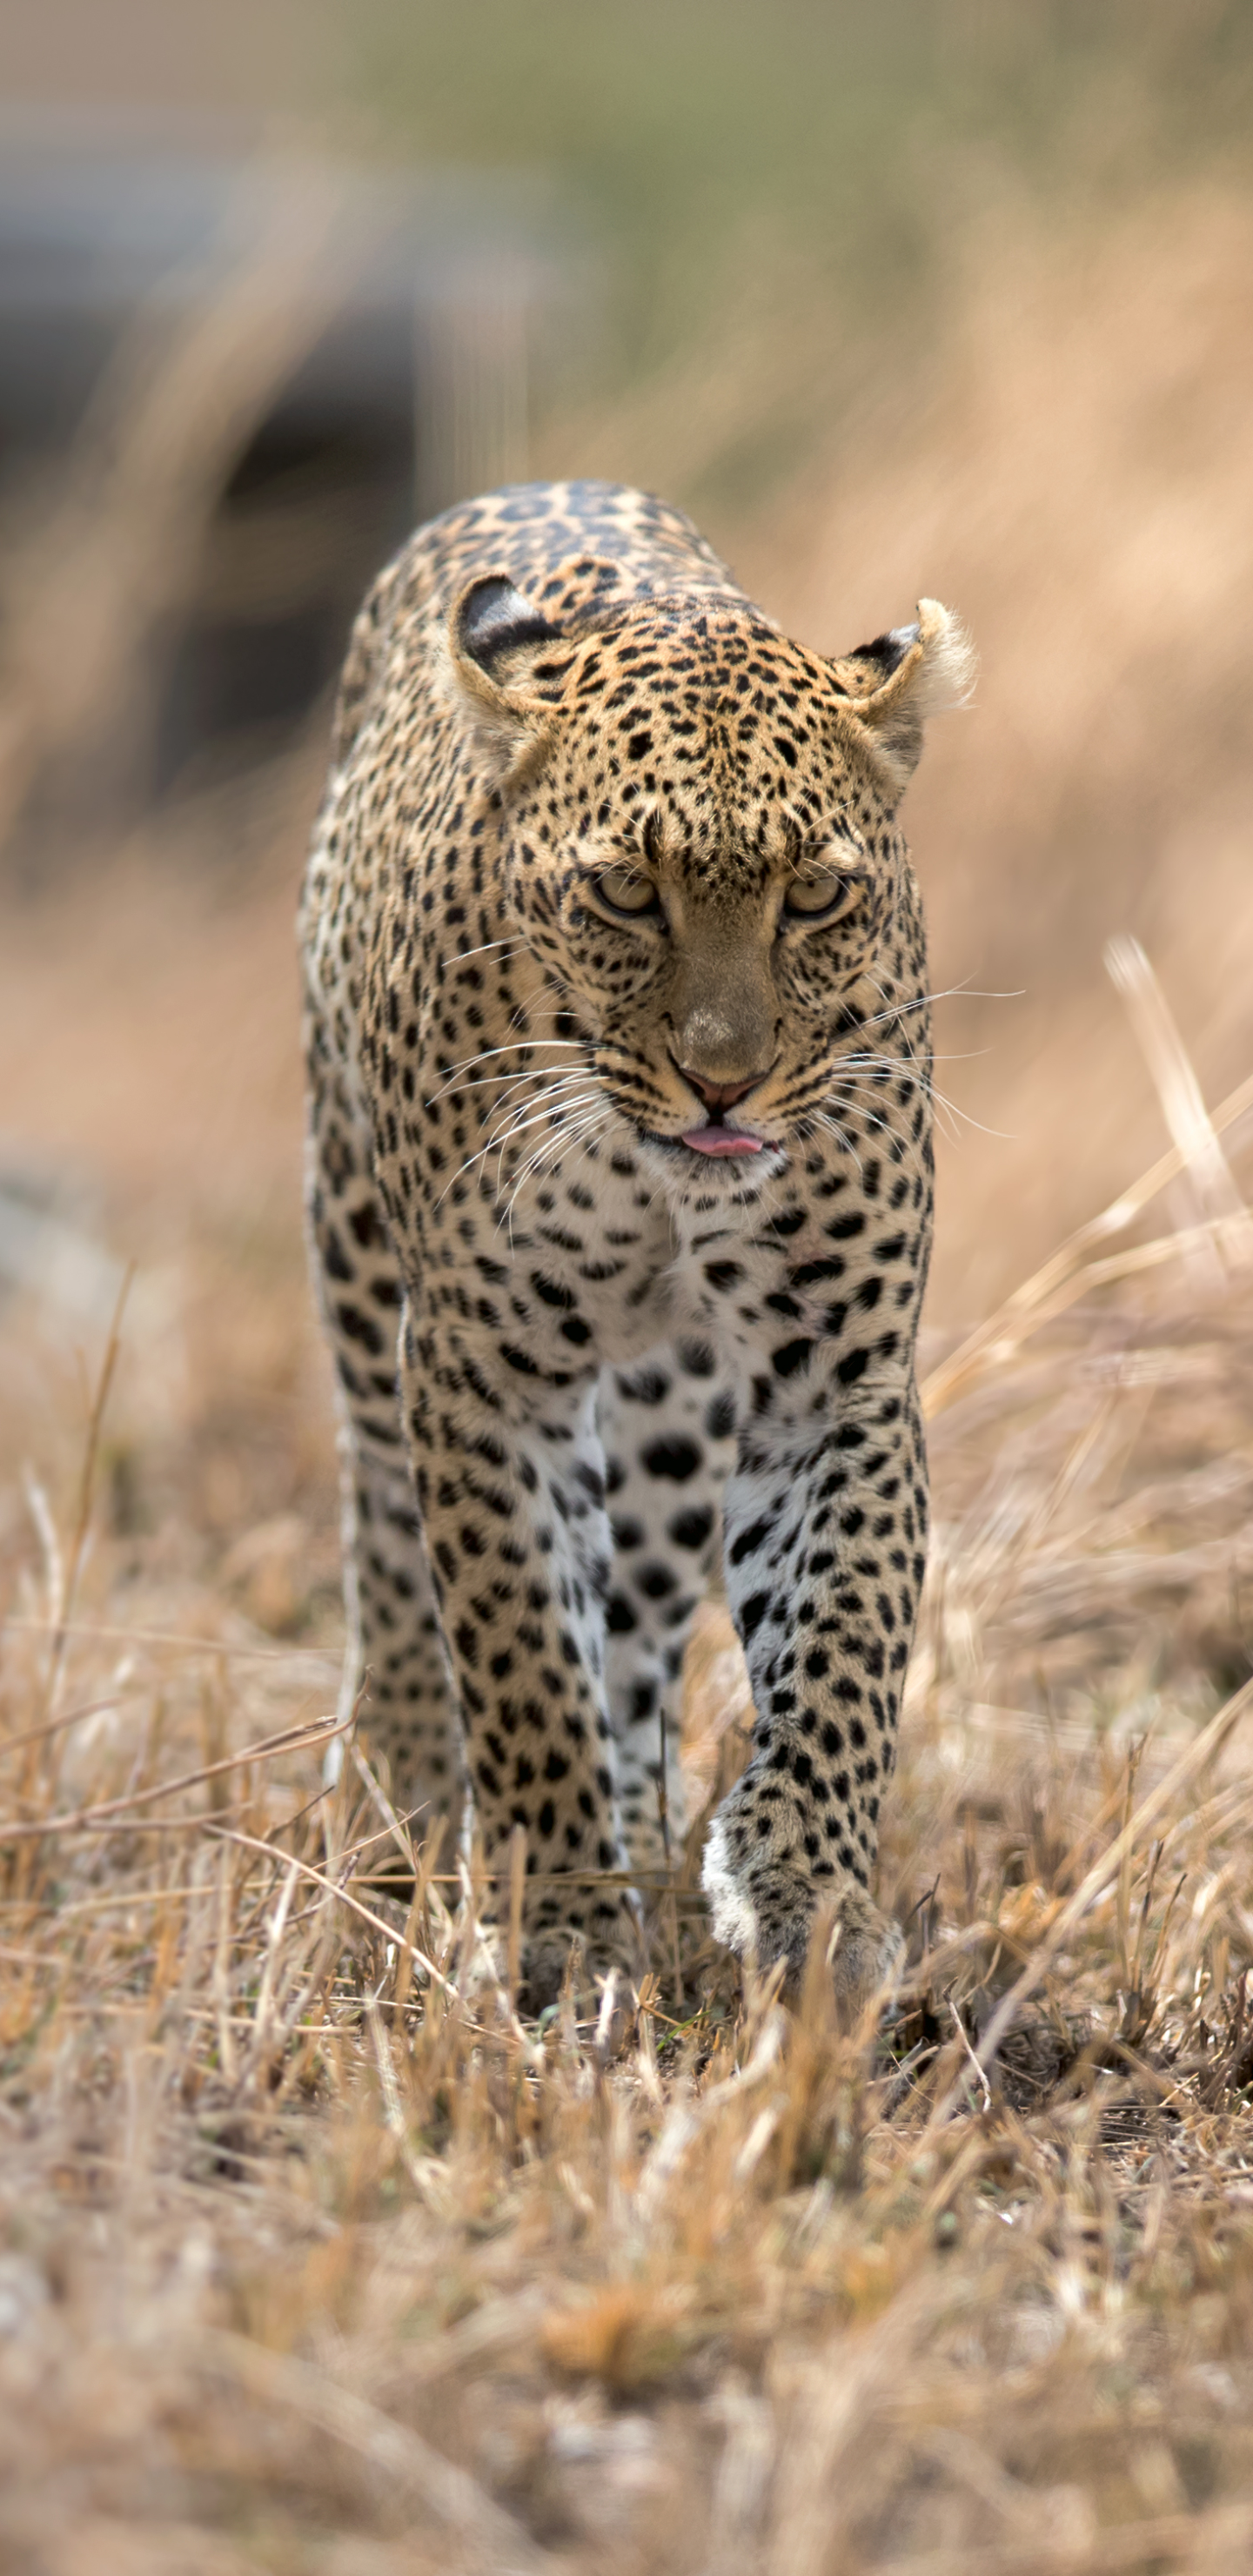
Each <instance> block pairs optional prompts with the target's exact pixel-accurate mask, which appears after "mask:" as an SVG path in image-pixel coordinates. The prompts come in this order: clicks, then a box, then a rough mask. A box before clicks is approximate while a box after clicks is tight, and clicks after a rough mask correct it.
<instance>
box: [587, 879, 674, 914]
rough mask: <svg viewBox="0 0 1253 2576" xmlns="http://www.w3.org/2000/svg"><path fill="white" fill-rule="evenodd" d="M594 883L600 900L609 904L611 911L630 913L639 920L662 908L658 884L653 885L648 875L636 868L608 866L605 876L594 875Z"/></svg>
mask: <svg viewBox="0 0 1253 2576" xmlns="http://www.w3.org/2000/svg"><path fill="white" fill-rule="evenodd" d="M592 883H593V885H594V887H595V891H596V893H597V895H598V896H599V898H600V901H601V902H602V903H603V904H606V905H607V906H608V908H609V910H610V912H625V913H629V914H630V916H631V918H632V919H633V920H635V921H639V920H642V919H643V917H644V915H645V914H646V913H650V912H651V913H658V912H660V910H661V897H660V895H659V894H658V892H657V888H656V886H655V885H651V884H650V882H649V880H648V878H647V877H642V876H640V875H638V874H637V872H636V870H635V869H634V868H606V869H605V871H604V874H603V876H599V877H594V878H593V880H592Z"/></svg>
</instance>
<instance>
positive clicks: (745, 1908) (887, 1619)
mask: <svg viewBox="0 0 1253 2576" xmlns="http://www.w3.org/2000/svg"><path fill="white" fill-rule="evenodd" d="M815 1358H816V1362H817V1366H816V1370H815V1376H816V1377H817V1379H818V1381H819V1382H818V1383H815V1376H809V1375H807V1376H806V1378H805V1380H804V1382H803V1401H802V1402H793V1401H788V1400H787V1399H786V1398H785V1397H783V1400H778V1401H776V1400H775V1398H776V1394H777V1395H778V1396H782V1390H775V1389H770V1390H768V1392H769V1396H770V1402H769V1404H768V1406H767V1408H766V1409H765V1410H764V1412H763V1411H762V1410H761V1409H760V1407H759V1411H758V1417H757V1419H756V1420H750V1423H749V1427H748V1428H747V1429H746V1431H745V1432H744V1433H743V1434H742V1435H741V1441H740V1452H739V1460H738V1464H737V1467H736V1469H735V1472H734V1473H733V1475H732V1477H731V1479H730V1481H729V1484H728V1486H727V1491H726V1498H725V1505H724V1509H725V1525H726V1539H725V1562H726V1580H727V1592H728V1597H729V1600H730V1604H731V1609H732V1612H733V1615H734V1618H735V1622H736V1626H737V1628H738V1630H739V1634H740V1637H741V1639H742V1641H743V1644H744V1648H745V1652H746V1655H747V1658H748V1667H749V1673H750V1676H751V1680H752V1686H753V1701H754V1706H755V1709H756V1712H757V1714H756V1724H755V1728H754V1737H753V1745H754V1750H753V1757H752V1760H751V1762H750V1764H749V1767H748V1769H747V1770H746V1772H745V1773H744V1775H743V1778H742V1779H741V1780H740V1781H739V1782H738V1783H737V1785H736V1787H735V1788H734V1789H733V1790H732V1792H731V1793H730V1795H729V1796H728V1797H727V1798H726V1799H725V1800H724V1801H723V1804H722V1806H721V1807H720V1809H719V1811H718V1814H717V1816H716V1817H715V1819H714V1823H713V1827H712V1830H711V1832H710V1836H709V1841H708V1845H707V1848H706V1855H705V1870H704V1883H705V1887H706V1890H707V1892H708V1894H709V1896H710V1898H711V1900H712V1905H713V1919H714V1929H715V1931H716V1932H717V1934H718V1936H719V1938H720V1939H721V1940H723V1941H725V1942H726V1943H727V1944H728V1946H729V1947H730V1948H731V1949H734V1950H736V1951H738V1952H739V1953H740V1954H741V1956H743V1957H745V1958H753V1959H755V1960H756V1961H757V1963H758V1964H759V1965H760V1966H762V1967H769V1966H770V1965H772V1964H773V1963H774V1961H776V1960H778V1959H783V1960H785V1961H786V1963H787V1978H788V1982H789V1983H790V1984H792V1983H794V1982H795V1980H796V1979H798V1978H799V1976H800V1973H801V1971H802V1969H803V1967H804V1963H805V1958H806V1954H807V1951H808V1947H809V1942H810V1937H811V1934H812V1930H813V1926H814V1921H815V1917H816V1916H817V1915H818V1914H819V1912H820V1911H823V1910H824V1909H826V1908H827V1907H831V1908H833V1909H834V1912H835V1914H836V1916H837V1917H838V1921H839V1933H838V1937H837V1943H836V1948H835V1952H834V1966H835V1976H836V1983H837V1986H838V1987H839V1988H840V1989H841V1990H842V1991H843V1992H844V1993H845V1994H846V1995H847V1996H848V1997H849V1998H850V1999H853V2000H856V1999H857V1998H859V1997H862V1996H864V1995H865V1994H867V1993H868V1992H871V1991H873V1989H874V1988H875V1987H876V1986H877V1985H878V1984H879V1983H881V1981H882V1980H883V1978H884V1977H885V1976H886V1975H887V1974H888V1973H889V1971H890V1969H891V1965H892V1961H893V1959H894V1957H895V1955H896V1953H897V1950H898V1949H899V1947H900V1934H899V1932H898V1930H897V1927H896V1925H895V1924H893V1923H891V1922H889V1921H888V1920H887V1919H886V1918H885V1917H884V1916H883V1915H882V1914H881V1913H880V1912H879V1910H878V1908H877V1907H876V1906H875V1904H874V1903H873V1901H872V1898H871V1894H870V1887H871V1877H872V1872H873V1867H874V1860H875V1852H876V1847H877V1842H878V1831H879V1808H880V1801H881V1798H882V1796H883V1793H884V1790H885V1787H886V1784H887V1781H888V1779H889V1777H890V1775H891V1771H892V1766H893V1762H894V1759H895V1751H896V1727H897V1717H898V1713H899V1709H900V1700H901V1691H902V1687H903V1684H904V1678H905V1667H906V1663H907V1660H908V1656H909V1649H910V1644H911V1640H912V1637H913V1630H914V1622H915V1618H916V1615H917V1606H918V1596H919V1591H920V1587H921V1582H922V1574H923V1563H924V1555H925V1547H926V1523H927V1482H926V1459H925V1451H924V1448H923V1439H922V1424H921V1418H920V1415H919V1411H918V1402H917V1395H916V1391H915V1388H914V1385H913V1381H912V1378H909V1379H906V1378H904V1377H897V1378H895V1379H894V1380H892V1381H889V1382H886V1383H882V1384H879V1385H875V1384H872V1383H869V1382H863V1383H862V1384H861V1385H859V1386H857V1387H856V1388H854V1389H850V1390H848V1391H847V1392H846V1391H845V1390H843V1389H842V1388H841V1386H840V1384H839V1377H838V1366H837V1364H836V1362H835V1360H834V1356H833V1355H829V1354H823V1355H822V1356H821V1358H819V1357H818V1355H817V1354H816V1355H815ZM824 1361H825V1363H826V1365H825V1366H824V1364H823V1363H824ZM823 1381H825V1383H824V1382H823ZM747 1409H748V1408H746V1410H747Z"/></svg>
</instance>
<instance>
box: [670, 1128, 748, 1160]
mask: <svg viewBox="0 0 1253 2576" xmlns="http://www.w3.org/2000/svg"><path fill="white" fill-rule="evenodd" d="M683 1142H684V1144H685V1145H690V1146H691V1148H692V1152H693V1153H694V1154H760V1152H761V1144H762V1140H761V1138H760V1136H740V1135H738V1134H737V1133H736V1130H735V1129H734V1128H733V1127H689V1128H688V1131H687V1134H686V1136H685V1137H684V1139H683Z"/></svg>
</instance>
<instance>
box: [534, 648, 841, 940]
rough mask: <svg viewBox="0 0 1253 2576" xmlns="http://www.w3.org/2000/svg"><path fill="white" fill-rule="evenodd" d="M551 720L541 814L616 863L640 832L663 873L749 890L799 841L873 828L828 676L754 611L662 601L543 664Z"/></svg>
mask: <svg viewBox="0 0 1253 2576" xmlns="http://www.w3.org/2000/svg"><path fill="white" fill-rule="evenodd" d="M535 695H536V696H537V697H539V698H541V699H543V700H546V701H547V702H548V703H550V704H552V705H553V706H554V708H558V709H560V710H561V715H562V722H561V724H560V726H559V729H558V731H557V734H556V738H555V742H554V746H553V750H552V753H551V756H550V759H549V761H548V763H547V766H546V769H545V772H544V778H543V784H542V788H541V789H540V790H539V791H538V795H537V802H538V804H539V805H540V807H541V808H542V810H543V811H544V812H545V813H546V815H547V819H548V821H549V824H550V826H552V827H553V828H554V829H557V830H559V829H560V828H561V826H562V824H563V822H564V823H565V824H566V825H568V826H569V827H571V828H572V829H573V830H574V831H575V832H576V833H581V834H583V835H588V834H590V833H591V832H592V831H593V830H595V831H596V832H597V834H598V835H601V836H603V837H604V839H605V841H606V842H607V844H609V845H611V846H613V847H614V848H617V849H619V850H621V852H622V853H623V855H629V854H631V853H632V852H634V851H636V850H637V849H638V848H639V846H640V842H641V838H642V835H643V832H644V829H645V825H646V823H647V824H648V825H649V827H650V828H651V829H652V830H653V831H654V832H655V834H656V838H657V843H658V845H659V847H660V850H661V852H662V853H663V854H664V856H665V858H666V859H667V860H668V861H669V862H670V864H671V865H674V866H677V867H681V868H683V869H684V870H685V871H687V872H689V873H690V874H691V875H692V876H693V878H694V880H695V881H696V882H697V883H698V884H701V885H703V886H705V887H707V888H709V889H710V890H716V889H718V888H720V887H722V886H723V885H728V886H730V885H734V886H735V887H736V888H737V889H738V890H748V889H751V887H752V886H753V885H754V884H755V883H761V882H763V881H764V877H765V873H766V870H767V868H768V866H769V865H770V864H771V863H773V864H778V863H779V862H780V861H781V860H782V859H783V858H785V857H786V856H787V855H788V853H789V852H794V851H795V850H796V849H797V848H798V847H799V846H801V845H803V844H804V842H805V841H806V839H807V838H809V837H810V836H813V835H815V834H821V833H822V832H824V831H838V830H839V829H840V828H841V827H842V826H844V825H847V824H850V823H851V824H853V825H854V826H855V827H856V828H859V829H867V828H871V829H872V828H873V827H874V825H875V823H876V822H877V821H878V820H879V819H880V812H881V800H880V799H878V798H876V796H875V794H874V792H873V786H872V783H871V781H870V779H869V777H868V775H867V773H866V769H865V764H864V762H863V763H861V764H860V765H859V764H858V762H857V760H856V758H855V757H851V756H850V753H849V748H848V744H847V741H846V739H844V738H843V736H842V729H841V700H842V697H843V692H842V691H841V690H840V688H839V687H838V685H837V683H836V682H835V681H834V680H833V678H832V675H831V673H830V670H829V668H828V666H827V665H826V664H825V663H824V662H823V661H822V660H821V658H820V657H819V656H818V655H817V654H814V653H809V652H807V651H806V650H805V649H804V647H803V646H800V645H797V644H794V643H792V642H790V641H789V639H788V638H787V637H786V636H783V635H781V634H780V633H779V631H778V629H777V628H775V627H773V626H771V625H769V624H768V623H767V622H766V621H765V620H764V619H763V618H761V617H760V616H757V615H755V614H754V613H753V612H752V611H750V610H747V609H745V608H742V607H736V606H732V605H727V606H720V605H715V604H712V603H711V604H710V605H709V606H708V607H704V608H699V609H696V610H693V607H692V604H691V603H690V601H685V602H682V603H673V602H670V601H667V600H665V599H662V600H658V601H651V600H650V601H648V602H646V603H643V604H640V605H634V606H632V608H631V609H630V610H629V611H628V612H626V613H625V614H624V615H623V617H622V620H621V622H620V623H617V624H614V625H612V626H610V627H609V628H608V629H600V630H599V631H597V632H596V633H595V634H594V635H591V636H589V637H586V638H584V639H583V640H581V641H580V642H578V643H577V644H576V645H575V647H574V648H573V649H571V650H569V651H567V652H565V653H563V654H560V655H555V656H553V657H552V658H551V659H550V660H548V661H547V662H545V663H541V664H540V665H539V666H538V668H537V670H536V673H535Z"/></svg>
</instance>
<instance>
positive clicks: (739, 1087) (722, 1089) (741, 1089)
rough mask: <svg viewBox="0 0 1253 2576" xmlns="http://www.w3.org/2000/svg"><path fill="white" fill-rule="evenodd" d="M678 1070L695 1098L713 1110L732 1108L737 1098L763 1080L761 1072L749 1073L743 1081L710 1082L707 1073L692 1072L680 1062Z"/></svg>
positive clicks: (753, 1088)
mask: <svg viewBox="0 0 1253 2576" xmlns="http://www.w3.org/2000/svg"><path fill="white" fill-rule="evenodd" d="M679 1071H680V1073H681V1074H682V1076H683V1079H684V1081H685V1082H686V1083H690V1085H691V1087H692V1090H693V1091H694V1092H695V1093H696V1096H697V1098H698V1099H699V1100H703V1101H704V1104H705V1107H706V1109H713V1110H718V1109H733V1108H734V1107H735V1103H736V1101H737V1100H743V1098H744V1096H745V1094H746V1093H747V1092H749V1091H753V1090H755V1089H756V1087H757V1084H758V1083H759V1082H764V1080H765V1075H764V1074H762V1073H750V1074H749V1076H748V1079H747V1081H745V1082H710V1080H709V1079H708V1076H707V1075H705V1074H703V1073H693V1072H692V1070H691V1068H690V1066H688V1065H686V1064H681V1065H680V1066H679Z"/></svg>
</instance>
